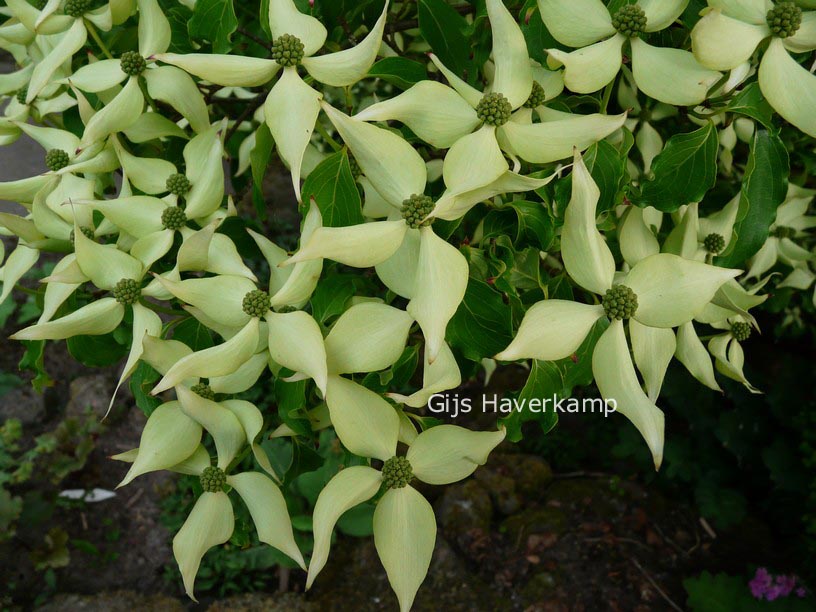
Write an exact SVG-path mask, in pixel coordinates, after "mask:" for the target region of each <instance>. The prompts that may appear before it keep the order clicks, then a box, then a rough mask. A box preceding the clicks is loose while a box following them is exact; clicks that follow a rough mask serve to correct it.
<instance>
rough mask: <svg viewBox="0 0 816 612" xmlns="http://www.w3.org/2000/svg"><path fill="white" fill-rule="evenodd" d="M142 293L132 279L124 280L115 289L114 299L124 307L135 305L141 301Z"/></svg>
mask: <svg viewBox="0 0 816 612" xmlns="http://www.w3.org/2000/svg"><path fill="white" fill-rule="evenodd" d="M141 293H142V291H141V289H140V288H139V283H137V282H136V281H135V280H133V279H132V278H123V279H122V280H120V281H119V282H118V283H116V285H115V286H114V288H113V297H115V298H116V301H117V302H119V303H120V304H123V305H124V306H129V305H130V304H135V303H136V302H137V301H138V300H139V296H140V295H141Z"/></svg>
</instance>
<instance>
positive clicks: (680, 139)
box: [637, 123, 719, 212]
mask: <svg viewBox="0 0 816 612" xmlns="http://www.w3.org/2000/svg"><path fill="white" fill-rule="evenodd" d="M718 143H719V141H718V139H717V129H716V128H715V127H714V124H713V123H708V124H706V125H705V126H703V127H701V128H700V129H699V130H695V131H693V132H690V133H688V134H677V135H676V136H672V137H671V138H669V141H668V142H667V143H666V148H665V149H663V151H662V152H661V153H660V154H659V155H658V156H657V157H655V159H654V162H653V163H652V171H653V172H654V179H652V180H651V181H647V182H646V183H644V185H643V188H642V190H641V194H640V197H639V198H637V204H638V205H639V206H654V207H655V208H657V209H658V210H662V211H663V212H673V211H675V210H677V209H678V208H679V207H680V206H683V205H685V204H688V203H689V202H699V201H700V200H702V199H703V196H704V195H705V194H706V192H707V191H708V190H709V189H711V188H712V187H713V186H714V182H715V181H716V180H717V148H718Z"/></svg>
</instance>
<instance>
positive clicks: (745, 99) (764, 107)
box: [725, 83, 774, 129]
mask: <svg viewBox="0 0 816 612" xmlns="http://www.w3.org/2000/svg"><path fill="white" fill-rule="evenodd" d="M725 110H726V111H729V112H732V113H739V114H740V115H745V116H746V117H750V118H751V119H756V120H757V121H759V122H760V123H761V124H762V125H764V126H765V127H766V128H768V129H773V117H774V109H773V108H772V107H771V105H770V104H768V102H767V101H766V100H765V96H763V95H762V90H760V88H759V83H749V84H748V85H746V86H745V87H744V88H743V89H742V91H740V92H739V93H737V94H736V95H735V96H734V97H733V98H732V99H731V101H730V102H729V103H728V105H727V106H726V107H725Z"/></svg>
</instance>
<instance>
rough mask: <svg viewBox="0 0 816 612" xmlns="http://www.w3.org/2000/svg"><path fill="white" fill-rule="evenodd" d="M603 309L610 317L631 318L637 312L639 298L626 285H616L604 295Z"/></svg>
mask: <svg viewBox="0 0 816 612" xmlns="http://www.w3.org/2000/svg"><path fill="white" fill-rule="evenodd" d="M602 303H603V309H604V313H605V314H606V316H607V317H609V319H618V320H621V319H629V318H631V317H632V316H634V314H635V313H636V312H637V308H638V299H637V295H635V292H634V291H632V290H631V289H630V288H629V287H627V286H626V285H615V286H614V287H612V288H611V289H608V290H607V291H606V294H605V295H604V296H603V302H602Z"/></svg>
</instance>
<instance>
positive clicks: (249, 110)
mask: <svg viewBox="0 0 816 612" xmlns="http://www.w3.org/2000/svg"><path fill="white" fill-rule="evenodd" d="M267 93H268V92H266V91H264V92H263V93H261V94H259V95H258V97H257V98H255V99H254V100H253V101H252V103H251V104H248V105H247V107H246V108H245V109H244V112H242V113H241V114H240V115H239V116H238V118H237V119H236V120H235V123H233V124H232V127H230V129H229V130H227V135H226V136H224V142H225V143H227V142H229V139H230V138H232V137H233V136H234V135H235V132H237V131H238V128H239V127H241V124H242V123H243V122H244V121H246V120H247V119H248V118H249V117H251V116H252V115H254V114H255V111H256V110H258V108H259V107H260V106H261V105H262V104H263V103H264V102H265V101H266V96H267Z"/></svg>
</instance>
